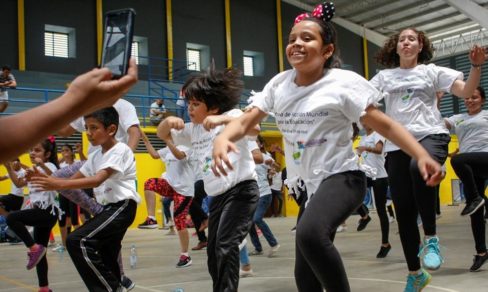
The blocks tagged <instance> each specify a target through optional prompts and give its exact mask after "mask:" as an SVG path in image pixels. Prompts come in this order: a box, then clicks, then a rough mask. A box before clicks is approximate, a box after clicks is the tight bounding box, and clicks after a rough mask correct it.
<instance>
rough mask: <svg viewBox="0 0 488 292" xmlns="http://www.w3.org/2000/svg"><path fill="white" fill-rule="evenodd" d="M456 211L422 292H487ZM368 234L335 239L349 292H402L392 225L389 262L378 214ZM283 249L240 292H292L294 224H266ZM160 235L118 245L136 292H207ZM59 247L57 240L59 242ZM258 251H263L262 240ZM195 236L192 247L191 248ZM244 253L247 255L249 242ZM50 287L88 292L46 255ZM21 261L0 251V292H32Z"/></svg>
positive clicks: (15, 252)
mask: <svg viewBox="0 0 488 292" xmlns="http://www.w3.org/2000/svg"><path fill="white" fill-rule="evenodd" d="M460 211H461V207H452V206H446V207H443V209H442V217H441V218H440V219H439V220H438V233H439V235H440V238H441V245H443V246H444V250H443V252H444V254H445V255H446V262H445V263H444V265H443V266H442V268H441V269H440V270H438V271H435V272H432V275H433V280H432V282H431V285H429V286H428V288H427V289H425V290H424V291H425V292H435V291H449V292H455V291H466V292H467V291H469V292H481V291H488V263H487V264H486V265H485V266H484V267H482V269H481V271H480V272H477V273H470V272H469V271H468V269H469V267H470V265H471V263H472V255H473V253H474V243H473V239H472V236H471V231H470V225H469V219H468V218H462V217H460V216H459V213H460ZM372 217H373V220H372V221H371V223H370V224H369V225H368V227H367V228H366V230H364V231H362V232H357V231H356V222H357V219H358V216H353V217H351V218H349V220H348V221H347V224H348V229H347V231H346V232H345V233H340V234H338V235H337V237H336V246H337V247H338V248H339V250H340V252H341V254H342V257H343V260H344V263H345V265H346V270H347V272H348V276H349V280H350V283H351V288H352V291H361V292H369V291H371V292H372V291H374V292H381V291H384V292H391V291H403V288H404V286H405V278H406V264H405V263H404V260H403V255H402V251H401V247H400V243H399V239H398V235H397V234H396V232H397V227H396V224H393V225H392V227H391V232H390V241H391V243H392V246H393V248H392V250H391V251H390V254H389V255H388V257H387V258H385V259H382V260H378V259H376V257H375V256H376V253H377V252H378V249H379V245H380V244H379V243H380V230H379V222H378V218H377V216H376V214H372ZM267 222H268V223H269V225H270V226H271V228H272V230H273V232H274V233H275V235H276V237H277V238H278V240H279V241H280V244H281V248H280V250H279V251H278V252H277V254H276V257H273V258H267V257H266V256H257V257H251V263H252V266H253V270H254V272H255V274H256V275H255V277H252V278H244V279H241V281H240V285H239V291H241V292H246V291H252V292H283V291H296V288H295V284H294V278H293V265H294V236H293V235H292V233H291V232H290V228H291V227H293V225H294V222H295V219H294V218H268V219H267ZM165 233H166V230H158V229H154V230H138V229H134V230H129V231H128V233H127V235H126V237H125V240H124V243H123V255H124V264H125V265H126V272H127V275H128V276H129V277H130V278H131V279H132V280H134V281H135V283H136V288H135V289H134V290H132V291H134V292H144V291H154V292H156V291H157V292H170V291H175V290H174V289H175V288H182V289H183V290H178V289H176V291H178V292H181V291H184V292H207V291H212V290H211V280H210V276H209V274H208V272H207V269H206V252H205V250H202V251H196V252H192V254H191V257H192V259H193V265H192V266H191V267H188V268H184V269H176V268H175V264H176V261H177V258H178V238H177V236H168V235H164V234H165ZM57 240H59V239H57ZM261 240H262V243H263V246H264V245H265V244H266V243H265V242H264V239H261ZM196 242H197V240H196V238H195V237H192V239H191V243H190V245H191V246H194V245H195V244H196ZM131 244H135V245H136V249H137V254H138V263H137V267H136V268H135V269H131V268H130V267H129V253H130V252H129V250H130V246H131ZM248 248H251V245H250V243H249V244H248ZM48 260H49V265H50V270H49V279H50V286H51V288H52V289H53V291H55V292H77V291H86V288H85V286H84V285H83V283H82V282H81V279H80V277H79V276H78V274H77V272H76V270H75V268H74V266H73V265H72V263H71V260H70V258H69V256H68V255H67V254H66V253H65V254H64V256H63V258H61V257H60V256H59V254H57V253H55V252H52V251H50V250H49V252H48ZM25 264H26V254H25V248H24V247H23V246H22V245H15V246H10V245H2V246H0V292H7V291H8V292H21V291H37V288H36V286H37V284H36V283H37V280H36V276H35V272H34V271H27V270H26V269H25Z"/></svg>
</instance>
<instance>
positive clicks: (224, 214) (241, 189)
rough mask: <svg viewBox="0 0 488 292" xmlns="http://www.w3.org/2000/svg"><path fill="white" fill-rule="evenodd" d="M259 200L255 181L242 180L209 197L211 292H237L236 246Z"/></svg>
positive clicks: (245, 233) (245, 230)
mask: <svg viewBox="0 0 488 292" xmlns="http://www.w3.org/2000/svg"><path fill="white" fill-rule="evenodd" d="M258 200H259V189H258V184H257V183H256V181H255V180H248V181H243V182H241V183H239V184H237V185H236V186H234V187H233V188H231V189H230V190H228V191H226V192H225V193H223V194H221V195H218V196H215V197H213V198H212V203H211V204H210V218H209V224H208V246H207V255H208V260H207V265H208V270H209V272H210V276H212V281H213V291H214V292H232V291H237V288H238V285H239V244H240V243H241V242H242V241H243V240H244V238H245V237H246V235H247V233H248V232H249V229H250V228H251V222H252V216H253V214H254V211H255V210H256V206H257V204H258Z"/></svg>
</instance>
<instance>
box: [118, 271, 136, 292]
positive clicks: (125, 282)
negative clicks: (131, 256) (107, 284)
mask: <svg viewBox="0 0 488 292" xmlns="http://www.w3.org/2000/svg"><path fill="white" fill-rule="evenodd" d="M120 284H121V285H122V287H124V288H125V289H126V290H127V291H130V290H132V289H134V287H136V283H134V282H132V280H131V279H129V277H127V276H126V275H123V276H122V279H121V280H120Z"/></svg>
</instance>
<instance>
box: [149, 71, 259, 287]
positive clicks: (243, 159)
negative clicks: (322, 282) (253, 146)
mask: <svg viewBox="0 0 488 292" xmlns="http://www.w3.org/2000/svg"><path fill="white" fill-rule="evenodd" d="M239 77H240V72H238V71H237V70H235V69H226V70H224V71H217V70H215V69H213V68H210V69H208V70H207V71H206V72H202V73H200V74H197V75H194V76H192V77H191V78H190V79H189V80H188V81H187V82H186V83H185V85H184V88H185V96H186V99H187V101H188V111H189V115H190V120H191V123H187V124H185V123H184V121H183V120H182V119H181V118H177V117H168V118H166V119H165V120H164V121H163V122H161V123H160V124H159V126H158V137H160V138H161V139H163V140H165V141H168V140H170V139H171V138H172V139H173V140H174V141H175V144H178V145H179V144H185V145H189V146H191V148H192V150H193V152H194V155H195V158H196V159H198V161H197V163H198V167H197V171H198V172H200V173H201V175H202V176H203V182H204V187H205V191H206V192H207V194H209V196H212V197H213V198H212V202H211V203H210V217H209V224H208V228H209V230H208V246H207V255H208V269H209V272H210V275H211V276H212V280H213V291H215V292H217V291H237V287H238V284H239V244H240V243H241V242H242V241H243V240H244V238H245V237H246V235H247V233H248V232H249V228H250V226H251V222H252V216H253V214H254V211H255V209H256V206H257V202H258V199H259V191H258V186H257V183H256V173H255V171H254V169H255V164H254V161H253V158H252V155H251V152H250V150H249V148H248V141H247V139H241V140H239V141H238V142H237V145H238V146H237V147H238V148H239V154H236V155H233V156H232V158H231V159H232V161H233V162H234V164H235V165H236V167H237V168H238V171H235V172H232V174H231V175H230V176H228V177H223V178H219V177H216V176H215V175H214V174H213V173H212V171H211V169H210V167H211V165H210V163H211V161H212V159H211V154H212V142H213V140H214V139H215V137H216V136H217V135H218V134H219V133H220V132H221V131H222V129H223V127H224V126H223V125H225V124H227V123H228V122H229V121H231V120H232V119H234V118H235V117H237V116H239V115H241V114H242V111H241V110H238V109H234V107H235V106H236V105H237V104H238V102H239V99H240V95H241V92H242V88H243V83H242V81H241V80H239ZM253 130H254V132H253V133H252V134H254V135H257V132H258V131H256V128H254V129H253ZM251 132H252V131H250V133H251Z"/></svg>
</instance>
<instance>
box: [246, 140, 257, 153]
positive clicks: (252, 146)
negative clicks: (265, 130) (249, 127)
mask: <svg viewBox="0 0 488 292" xmlns="http://www.w3.org/2000/svg"><path fill="white" fill-rule="evenodd" d="M247 147H249V151H251V152H252V151H254V150H256V149H259V146H258V143H256V141H251V140H249V141H247Z"/></svg>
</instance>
